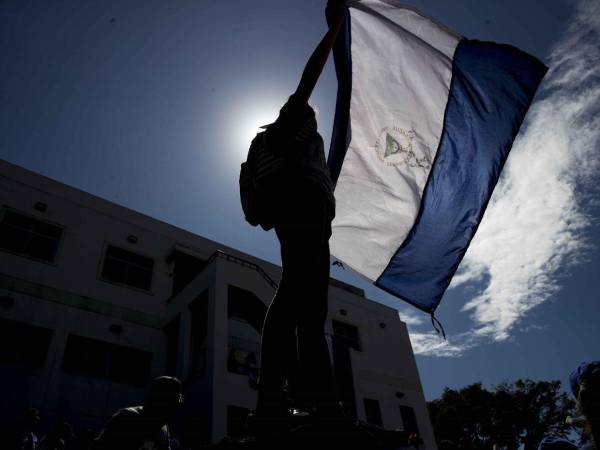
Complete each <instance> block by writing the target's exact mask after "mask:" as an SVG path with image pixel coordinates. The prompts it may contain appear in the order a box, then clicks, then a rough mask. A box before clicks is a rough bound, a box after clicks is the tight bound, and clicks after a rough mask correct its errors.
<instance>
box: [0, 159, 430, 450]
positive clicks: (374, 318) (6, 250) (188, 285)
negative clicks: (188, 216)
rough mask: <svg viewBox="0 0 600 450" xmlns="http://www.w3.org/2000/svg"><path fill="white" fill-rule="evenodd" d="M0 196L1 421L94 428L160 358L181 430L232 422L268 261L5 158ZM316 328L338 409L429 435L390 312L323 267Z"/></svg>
mask: <svg viewBox="0 0 600 450" xmlns="http://www.w3.org/2000/svg"><path fill="white" fill-rule="evenodd" d="M0 208H1V209H0V338H1V339H0V373H1V375H0V377H1V378H2V383H1V385H0V396H1V398H2V399H3V402H2V404H1V406H0V419H1V420H3V422H4V423H10V422H11V420H13V419H14V417H15V416H16V415H18V413H19V411H20V410H22V409H24V408H27V407H37V408H39V409H40V412H41V416H42V420H43V424H42V425H43V426H45V427H50V426H51V425H53V424H55V423H58V422H59V421H65V420H66V421H69V422H71V423H72V424H73V425H75V426H76V427H92V428H95V429H99V428H100V427H101V426H102V424H103V423H104V422H105V421H106V419H107V418H108V417H110V416H111V415H112V413H113V412H114V411H115V410H117V409H119V408H122V407H124V406H129V405H134V404H140V403H141V402H142V401H143V398H144V395H145V392H146V390H147V388H148V386H149V382H150V380H151V379H152V378H154V377H156V376H160V375H163V374H170V375H175V376H177V377H179V378H180V379H181V380H182V381H183V383H184V387H185V398H186V401H185V403H184V407H183V408H182V411H181V414H180V417H179V418H178V424H177V426H176V427H175V429H176V430H177V431H178V432H179V433H181V434H182V435H183V434H185V435H186V436H187V439H188V440H191V441H197V442H207V441H209V442H216V441H218V440H220V439H221V438H222V437H224V436H225V435H228V434H229V435H236V434H239V433H240V430H241V427H242V424H243V418H244V417H245V414H246V413H247V411H248V410H251V409H253V408H254V406H255V403H256V390H255V389H254V385H255V382H256V375H257V371H258V365H259V363H260V354H259V350H260V329H261V325H262V320H263V318H264V314H265V312H266V309H267V306H268V304H269V301H270V300H271V298H272V297H273V294H274V292H275V289H276V286H277V284H276V281H277V280H278V279H279V274H280V268H279V267H278V266H276V265H273V264H271V263H269V262H267V261H263V260H260V259H258V258H255V257H253V256H251V255H247V254H244V253H242V252H240V251H237V250H235V249H233V248H229V247H227V246H224V245H221V244H219V243H217V242H214V241H211V240H208V239H205V238H203V237H201V236H198V235H195V234H192V233H190V232H187V231H185V230H182V229H179V228H176V227H174V226H171V225H169V224H166V223H164V222H161V221H158V220H155V219H152V218H150V217H147V216H144V215H142V214H139V213H137V212H135V211H132V210H129V209H127V208H124V207H121V206H118V205H116V204H113V203H111V202H108V201H105V200H102V199H100V198H98V197H95V196H93V195H90V194H87V193H85V192H82V191H80V190H77V189H74V188H71V187H69V186H66V185H64V184H61V183H59V182H56V181H53V180H50V179H48V178H46V177H43V176H41V175H39V174H36V173H33V172H30V171H28V170H25V169H23V168H21V167H18V166H15V165H12V164H10V163H7V162H4V161H0ZM326 332H327V334H328V336H329V338H328V339H329V342H330V349H331V353H332V359H333V362H334V365H335V368H336V379H337V383H338V388H339V390H340V392H341V394H342V396H343V399H344V405H345V406H346V408H347V409H348V411H349V412H351V413H352V414H355V415H356V416H357V417H358V418H359V419H362V420H366V421H369V422H371V423H376V424H380V425H381V426H383V427H385V428H387V429H394V428H398V429H404V430H410V431H414V432H418V433H419V434H420V435H421V436H422V438H423V440H424V443H425V445H424V448H426V449H435V448H436V447H435V442H434V438H433V432H432V427H431V424H430V421H429V416H428V414H427V407H426V403H425V399H424V396H423V391H422V388H421V384H420V381H419V375H418V371H417V367H416V363H415V359H414V356H413V353H412V348H411V344H410V339H409V335H408V332H407V329H406V325H405V324H404V323H403V322H402V321H401V320H400V318H399V316H398V312H397V311H396V310H394V309H392V308H389V307H386V306H384V305H381V304H379V303H376V302H374V301H371V300H368V299H367V298H365V296H364V292H363V291H362V290H361V289H358V288H356V287H354V286H350V285H348V284H345V283H342V282H340V281H338V280H334V279H332V280H331V283H330V294H329V317H328V320H327V324H326Z"/></svg>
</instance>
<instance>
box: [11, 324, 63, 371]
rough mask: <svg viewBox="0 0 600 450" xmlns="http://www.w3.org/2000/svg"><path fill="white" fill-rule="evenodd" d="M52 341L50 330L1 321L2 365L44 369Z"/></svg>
mask: <svg viewBox="0 0 600 450" xmlns="http://www.w3.org/2000/svg"><path fill="white" fill-rule="evenodd" d="M51 339H52V330H49V329H48V328H42V327H36V326H33V325H29V324H26V323H22V322H16V321H14V320H7V319H0V363H3V364H15V365H17V366H22V367H30V368H40V367H43V366H44V362H45V361H46V355H47V354H48V348H49V347H50V340H51Z"/></svg>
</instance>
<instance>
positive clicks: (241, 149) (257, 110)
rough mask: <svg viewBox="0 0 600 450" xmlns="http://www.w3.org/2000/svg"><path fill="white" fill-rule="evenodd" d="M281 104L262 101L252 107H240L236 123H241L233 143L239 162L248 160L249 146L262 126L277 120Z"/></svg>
mask: <svg viewBox="0 0 600 450" xmlns="http://www.w3.org/2000/svg"><path fill="white" fill-rule="evenodd" d="M280 107H281V105H279V104H277V103H276V102H270V103H267V104H265V103H262V104H260V105H254V106H252V107H247V108H240V110H239V115H238V118H237V121H236V123H239V124H240V126H239V128H238V130H239V131H238V133H237V136H236V139H235V141H234V142H233V144H234V145H235V151H234V154H235V158H236V159H237V161H236V162H237V163H241V162H243V161H245V160H246V156H247V154H248V148H249V147H250V143H251V142H252V139H254V136H256V134H257V133H258V132H259V131H261V129H260V127H261V126H263V125H268V124H270V123H272V122H273V121H275V119H276V118H277V115H278V113H279V108H280Z"/></svg>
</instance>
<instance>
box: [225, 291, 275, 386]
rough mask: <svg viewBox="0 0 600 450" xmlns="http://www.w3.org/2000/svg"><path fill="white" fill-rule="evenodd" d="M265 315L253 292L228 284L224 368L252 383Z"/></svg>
mask: <svg viewBox="0 0 600 450" xmlns="http://www.w3.org/2000/svg"><path fill="white" fill-rule="evenodd" d="M266 314H267V307H266V305H265V304H264V303H263V302H262V301H261V300H260V299H259V298H258V297H257V296H256V295H254V294H253V293H252V292H250V291H247V290H245V289H242V288H239V287H236V286H229V289H228V299H227V317H228V319H229V320H228V323H227V327H228V331H229V339H228V341H229V342H228V354H229V357H228V358H227V370H228V371H229V372H232V373H237V374H239V375H246V376H248V377H249V379H250V383H251V384H252V385H254V383H256V381H257V380H258V361H259V359H260V334H261V332H262V326H263V322H264V320H265V316H266Z"/></svg>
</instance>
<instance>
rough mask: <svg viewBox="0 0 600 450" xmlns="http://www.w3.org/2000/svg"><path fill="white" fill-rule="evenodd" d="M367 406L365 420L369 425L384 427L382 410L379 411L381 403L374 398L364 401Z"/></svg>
mask: <svg viewBox="0 0 600 450" xmlns="http://www.w3.org/2000/svg"><path fill="white" fill-rule="evenodd" d="M363 403H364V405H365V419H366V420H367V423H371V424H373V425H377V426H383V421H382V420H381V410H380V409H379V402H378V401H377V400H374V399H372V398H365V399H363Z"/></svg>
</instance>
